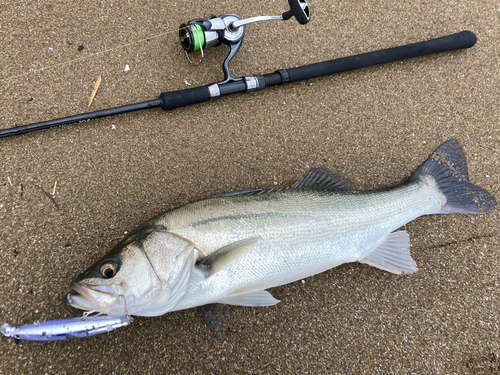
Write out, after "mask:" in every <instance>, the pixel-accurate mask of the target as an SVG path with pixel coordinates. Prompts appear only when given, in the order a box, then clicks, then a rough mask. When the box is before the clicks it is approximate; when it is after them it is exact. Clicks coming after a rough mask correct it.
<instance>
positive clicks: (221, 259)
mask: <svg viewBox="0 0 500 375" xmlns="http://www.w3.org/2000/svg"><path fill="white" fill-rule="evenodd" d="M259 240H260V237H250V238H246V239H244V240H241V241H236V242H233V243H231V244H229V245H227V246H224V247H221V248H220V249H219V250H216V251H214V252H213V253H212V254H210V255H208V256H206V257H205V258H203V259H202V260H201V261H199V262H197V263H196V267H198V268H199V269H201V270H203V271H205V272H207V273H208V274H209V275H211V274H214V273H215V272H217V270H218V269H220V268H221V267H222V266H224V265H225V264H228V263H230V262H232V261H234V260H236V259H238V258H240V257H242V256H244V255H245V254H246V253H247V252H249V251H251V250H252V249H253V247H254V245H255V243H256V242H257V241H259Z"/></svg>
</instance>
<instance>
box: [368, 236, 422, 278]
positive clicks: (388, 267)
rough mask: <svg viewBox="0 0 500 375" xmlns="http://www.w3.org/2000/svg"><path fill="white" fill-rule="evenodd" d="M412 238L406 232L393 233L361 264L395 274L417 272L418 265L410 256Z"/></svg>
mask: <svg viewBox="0 0 500 375" xmlns="http://www.w3.org/2000/svg"><path fill="white" fill-rule="evenodd" d="M410 246H411V244H410V236H409V235H408V232H406V231H399V232H394V233H391V234H389V235H388V236H387V238H386V239H385V240H384V242H382V243H381V244H380V245H378V246H377V248H376V249H375V250H373V251H372V252H371V253H370V254H369V255H368V256H367V257H366V258H364V259H362V260H360V262H361V263H366V264H369V265H370V266H373V267H377V268H380V269H381V270H384V271H388V272H392V273H395V274H401V273H412V272H415V271H417V264H416V263H415V261H414V260H413V259H412V257H411V254H410Z"/></svg>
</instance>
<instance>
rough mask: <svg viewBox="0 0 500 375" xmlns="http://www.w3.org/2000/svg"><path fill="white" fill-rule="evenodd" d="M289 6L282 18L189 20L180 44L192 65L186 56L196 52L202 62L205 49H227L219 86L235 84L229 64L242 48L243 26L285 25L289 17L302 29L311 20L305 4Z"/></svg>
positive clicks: (293, 1)
mask: <svg viewBox="0 0 500 375" xmlns="http://www.w3.org/2000/svg"><path fill="white" fill-rule="evenodd" d="M288 4H289V6H290V9H289V10H288V11H286V12H285V13H283V14H282V15H281V16H258V17H251V18H246V19H241V18H240V17H238V16H237V15H235V14H226V15H221V16H219V17H216V16H210V17H208V18H206V19H195V20H191V21H188V23H187V24H181V26H180V30H179V40H180V42H181V45H182V48H184V51H185V53H186V56H187V58H188V60H189V61H190V62H191V63H192V61H191V59H190V58H189V55H188V54H190V53H192V52H194V51H198V50H199V51H200V52H201V58H202V59H203V56H204V54H203V50H204V49H207V48H209V47H217V46H220V45H221V44H226V45H228V46H229V48H230V51H229V54H228V56H227V57H226V59H225V61H224V63H223V64H222V69H223V71H224V81H222V82H221V83H226V82H229V81H234V79H233V78H232V77H231V75H230V73H229V68H228V64H229V61H230V60H231V59H232V58H233V57H234V55H235V54H236V52H238V50H239V49H240V47H241V43H242V41H243V37H244V36H245V25H248V24H249V23H254V22H260V21H269V20H284V21H286V20H289V19H290V18H292V17H295V18H296V19H297V21H298V22H299V23H300V24H301V25H305V24H306V23H308V22H309V21H310V20H311V10H310V8H309V5H308V4H307V1H306V0H288Z"/></svg>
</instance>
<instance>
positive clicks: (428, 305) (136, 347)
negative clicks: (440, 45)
mask: <svg viewBox="0 0 500 375" xmlns="http://www.w3.org/2000/svg"><path fill="white" fill-rule="evenodd" d="M310 5H311V9H312V13H313V18H312V20H311V22H310V23H309V24H308V25H305V26H300V25H299V24H298V23H296V22H295V21H293V20H290V21H288V22H282V21H279V22H278V21H275V22H268V23H261V24H255V25H250V26H248V27H247V31H246V37H245V41H244V42H243V46H242V48H241V50H240V52H239V53H238V54H237V56H236V57H235V58H234V59H233V61H232V62H231V64H230V68H231V71H232V73H233V75H234V76H236V77H239V76H242V75H253V74H264V73H270V72H273V71H275V70H276V69H280V68H290V67H295V66H300V65H305V64H309V63H313V62H319V61H323V60H328V59H333V58H337V57H344V56H349V55H354V54H358V53H363V52H368V51H372V50H378V49H382V48H388V47H394V46H398V45H403V44H407V43H414V42H419V41H423V40H428V39H432V38H437V37H441V36H444V35H448V34H452V33H455V32H459V31H462V30H471V31H474V32H475V33H476V34H477V37H478V42H477V44H476V46H474V47H473V48H471V49H468V50H461V51H453V52H448V53H443V54H439V55H434V56H428V57H422V58H417V59H413V60H408V61H404V62H396V63H392V64H389V65H385V66H378V67H373V68H368V69H364V70H360V71H356V72H350V73H344V74H340V75H336V76H332V77H325V78H321V79H316V80H311V81H306V82H300V83H295V84H291V85H288V86H284V87H277V88H270V89H267V90H264V91H261V92H255V93H249V94H245V95H237V96H232V97H226V98H222V99H219V100H212V101H210V102H207V103H205V104H202V105H198V106H194V107H188V108H184V109H179V110H175V111H172V112H169V113H167V112H163V111H162V110H161V109H152V110H148V111H142V112H136V113H132V114H126V115H122V116H118V117H112V118H106V119H100V120H96V121H92V122H86V123H80V124H76V125H69V126H64V127H60V128H56V129H51V130H44V131H41V132H36V133H31V134H26V135H22V136H17V137H12V138H4V139H0V157H1V160H2V163H1V167H0V168H1V172H0V223H1V226H2V229H1V231H0V233H1V235H0V264H1V272H0V285H1V288H0V323H10V324H13V325H22V324H28V323H31V322H32V321H33V320H35V319H38V318H40V317H41V316H42V314H45V315H46V317H47V319H61V318H66V317H74V316H78V315H79V314H80V312H79V311H77V310H75V309H73V308H70V307H68V306H66V304H65V303H64V302H63V297H64V295H65V294H66V293H67V292H68V285H69V283H70V281H71V280H72V279H73V278H74V277H76V276H77V275H78V274H80V272H82V271H83V270H84V269H85V268H86V267H88V266H89V265H90V264H91V263H93V262H94V261H95V260H96V259H98V258H99V257H100V256H101V255H102V254H104V253H105V252H106V251H107V250H109V249H110V248H111V247H112V246H113V245H114V244H115V243H117V242H118V241H119V240H120V239H121V238H122V237H123V236H124V234H125V233H126V232H127V231H130V230H132V229H133V228H135V227H136V226H137V225H139V224H140V223H142V222H143V221H145V220H147V219H149V218H152V217H154V216H155V215H157V214H160V213H161V212H163V211H166V210H168V209H171V208H174V207H177V206H179V205H181V204H184V203H187V202H190V201H193V200H197V199H201V198H203V197H206V196H209V195H214V194H217V193H222V192H225V191H231V190H237V189H242V188H246V187H251V186H264V187H267V188H269V187H277V188H279V187H285V186H288V185H290V184H292V183H293V182H294V181H296V180H297V179H298V178H300V177H301V176H302V175H303V174H304V173H305V172H306V171H307V170H308V169H309V168H310V167H319V166H325V167H328V168H330V169H332V170H334V171H337V172H339V173H341V174H343V175H345V176H346V177H348V178H349V179H350V180H351V181H352V182H353V183H354V184H355V185H356V187H357V188H358V189H376V188H383V187H387V186H391V185H394V184H398V183H400V182H402V181H404V180H405V179H407V178H408V177H409V176H410V175H411V173H412V172H413V171H414V170H415V169H416V168H417V167H418V166H419V165H420V164H421V163H422V162H423V161H424V160H425V159H426V158H427V157H428V155H429V154H430V153H431V152H432V151H433V150H434V149H435V148H436V147H437V146H438V145H439V144H441V143H442V142H444V141H446V140H448V139H450V138H456V139H458V140H459V141H460V142H461V144H462V145H463V147H464V149H465V152H466V155H467V158H468V164H469V172H470V178H471V181H473V182H474V183H476V184H478V185H479V186H481V187H483V188H485V189H487V190H489V191H490V192H491V193H492V194H493V195H494V196H496V197H497V199H498V198H499V197H500V189H499V182H500V153H499V146H500V130H499V126H498V121H499V118H498V117H499V111H498V100H499V84H500V73H499V70H500V60H499V46H500V38H499V35H500V23H499V17H500V7H499V4H498V2H491V1H486V0H481V1H475V2H470V1H462V0H459V1H441V2H437V1H434V2H429V1H423V0H416V1H403V2H401V1H393V0H387V1H374V2H366V1H365V2H343V1H342V2H341V1H336V2H334V1H317V0H316V1H311V4H310ZM286 6H287V4H286V1H284V0H280V1H273V2H264V1H251V2H248V1H239V2H233V1H217V2H214V1H197V2H188V1H182V2H180V1H177V2H170V3H168V2H160V1H149V2H147V3H139V2H137V3H136V4H134V2H104V1H101V2H100V1H87V2H81V1H72V0H70V1H67V2H57V3H54V2H51V1H46V0H43V1H39V2H29V3H26V2H22V3H21V2H18V4H14V3H12V2H9V1H6V0H3V4H2V6H1V7H0V32H1V34H0V35H1V38H0V61H1V62H2V69H1V71H0V80H1V86H0V119H1V123H0V128H2V129H4V128H9V127H13V126H15V125H24V124H29V123H32V122H37V121H45V120H49V119H52V118H56V117H64V116H69V115H73V114H78V113H83V112H86V111H88V109H87V105H88V101H89V97H90V93H91V91H92V89H93V86H94V82H95V80H96V79H97V77H98V76H99V75H102V84H101V86H100V88H99V91H98V93H97V96H96V98H95V101H94V103H93V104H92V106H91V108H90V110H99V109H105V108H109V107H115V106H120V105H125V104H130V103H135V102H140V101H145V100H150V99H155V98H156V97H157V96H158V95H159V93H160V92H162V91H170V90H178V89H184V88H189V87H196V86H200V85H206V84H209V83H212V82H217V81H220V80H221V79H222V78H223V77H222V71H221V63H222V61H223V59H224V57H225V56H226V54H227V47H225V46H222V47H219V48H214V49H211V50H207V51H206V57H205V60H204V61H203V63H202V64H201V65H197V66H193V65H190V64H189V63H188V61H187V60H186V57H185V55H184V52H183V50H182V48H181V47H180V45H179V42H178V37H177V32H176V31H175V30H176V29H177V28H178V26H179V25H180V24H181V23H183V22H186V21H187V20H190V19H193V18H200V17H206V16H209V15H211V14H216V15H219V14H227V13H235V14H238V15H240V16H242V17H251V16H256V15H274V14H281V13H282V12H283V11H285V10H286ZM167 32H170V33H168V34H165V33H167ZM158 35H161V36H158ZM156 36H158V37H156ZM140 40H142V41H140ZM136 41H140V42H137V43H133V44H130V43H132V42H136ZM124 45H125V46H124ZM81 46H83V49H82V47H81ZM119 46H123V47H121V48H118V47H119ZM109 49H112V50H111V51H108V52H104V53H100V52H101V51H106V50H109ZM96 54H97V55H96ZM68 61H73V62H71V63H67V64H62V63H65V62H68ZM58 64H61V65H58ZM126 65H128V66H129V67H130V70H129V71H125V66H126ZM46 67H50V68H48V69H45V70H43V71H34V72H31V73H30V74H27V75H24V76H19V75H21V74H23V73H26V72H28V71H30V70H37V69H42V68H46ZM16 76H17V77H16ZM9 77H15V78H10V79H8V78H9ZM54 188H55V189H54ZM498 220H499V214H498V211H497V212H496V213H494V214H491V215H487V216H460V215H448V216H432V217H422V218H419V219H417V220H415V221H413V222H411V223H409V224H408V225H406V226H405V229H406V230H407V231H408V232H409V233H410V237H411V240H412V243H413V247H412V249H411V252H412V254H413V257H414V258H415V260H416V262H417V264H418V266H419V271H418V272H417V273H416V274H412V275H406V276H396V275H392V274H389V273H386V272H383V271H380V270H378V269H375V268H371V267H369V266H366V265H361V264H350V265H343V266H341V267H338V268H336V269H333V270H330V271H328V272H325V273H323V274H320V275H317V276H314V277H311V278H308V279H306V280H305V281H304V282H300V281H299V282H296V283H293V284H290V285H287V286H283V287H279V288H275V289H273V290H272V294H273V295H274V296H275V297H276V298H277V299H279V300H281V303H280V304H278V305H276V306H274V307H269V308H240V307H231V308H230V311H229V313H228V314H227V317H226V319H227V322H226V323H227V329H226V330H225V331H224V335H223V338H222V340H220V341H219V340H217V339H216V338H215V337H214V335H212V334H211V332H210V331H209V330H208V328H207V327H206V326H205V325H204V323H203V321H202V319H201V317H200V315H199V314H198V313H197V311H196V310H195V309H192V310H187V311H181V312H176V313H171V314H167V315H164V316H161V317H156V318H137V319H136V320H135V322H134V323H133V324H132V325H131V326H130V327H127V328H124V329H121V330H117V331H115V332H112V333H110V334H105V335H101V336H97V337H94V338H89V339H81V340H75V341H69V342H55V343H36V342H20V343H19V345H16V344H15V343H14V340H12V339H7V338H3V337H0V351H1V353H2V361H0V373H2V374H14V373H16V374H30V373H33V374H45V373H47V374H56V373H57V374H77V373H89V374H92V373H108V374H129V373H130V374H133V373H151V374H175V373H179V374H181V373H182V374H232V373H235V374H240V373H241V374H244V373H248V374H275V373H285V374H294V373H295V374H325V373H331V374H337V373H338V374H351V373H355V374H375V373H398V374H403V373H414V374H424V373H433V374H464V373H465V374H497V373H499V371H500V357H499V356H500V326H499V315H500V314H499V311H498V310H499V307H500V293H499V283H500V272H499V266H500V261H499V259H500V245H499V244H498V233H499V229H498Z"/></svg>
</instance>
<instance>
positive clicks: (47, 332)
mask: <svg viewBox="0 0 500 375" xmlns="http://www.w3.org/2000/svg"><path fill="white" fill-rule="evenodd" d="M131 322H132V318H131V317H128V316H121V317H120V316H119V317H116V316H107V315H99V316H89V317H86V318H81V317H80V318H70V319H60V320H50V321H46V322H40V323H39V322H35V323H33V324H27V325H24V326H21V327H13V326H11V325H9V324H2V327H1V328H0V331H1V332H2V334H3V335H4V336H6V337H13V338H15V339H17V340H30V341H59V340H70V339H77V338H83V337H89V336H95V335H98V334H101V333H106V332H111V331H114V330H115V329H118V328H121V327H126V326H128V325H129V324H130V323H131Z"/></svg>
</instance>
